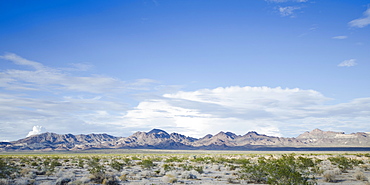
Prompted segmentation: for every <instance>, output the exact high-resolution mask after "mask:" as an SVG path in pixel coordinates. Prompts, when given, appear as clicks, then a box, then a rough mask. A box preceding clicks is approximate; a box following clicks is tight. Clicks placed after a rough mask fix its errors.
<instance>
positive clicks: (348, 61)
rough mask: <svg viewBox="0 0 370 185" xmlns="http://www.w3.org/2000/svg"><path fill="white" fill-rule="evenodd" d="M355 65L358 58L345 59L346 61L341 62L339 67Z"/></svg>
mask: <svg viewBox="0 0 370 185" xmlns="http://www.w3.org/2000/svg"><path fill="white" fill-rule="evenodd" d="M355 65H357V63H356V59H349V60H345V61H343V62H341V63H340V64H338V66H339V67H352V66H355Z"/></svg>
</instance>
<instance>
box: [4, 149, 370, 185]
mask: <svg viewBox="0 0 370 185" xmlns="http://www.w3.org/2000/svg"><path fill="white" fill-rule="evenodd" d="M369 179H370V153H369V152H330V151H317V152H313V151H310V152H302V151H299V152H298V151H296V152H295V151H273V152H271V151H266V152H262V151H213V150H210V151H208V150H193V151H192V150H139V149H133V150H124V149H122V150H91V151H79V152H42V153H37V152H14V153H7V152H4V153H1V154H0V184H4V185H6V184H9V185H10V184H19V185H21V184H22V185H23V184H25V185H26V184H35V185H49V184H76V185H77V184H143V185H144V184H157V185H160V184H161V185H164V184H319V185H329V184H350V185H363V184H370V183H369V181H368V180H369Z"/></svg>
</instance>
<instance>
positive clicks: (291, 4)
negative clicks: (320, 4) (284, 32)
mask: <svg viewBox="0 0 370 185" xmlns="http://www.w3.org/2000/svg"><path fill="white" fill-rule="evenodd" d="M265 1H266V2H270V3H274V4H284V5H287V6H278V7H274V8H275V9H277V10H278V12H279V14H280V15H281V16H283V17H287V16H289V17H295V11H296V10H300V9H302V7H303V6H302V3H305V2H308V0H265Z"/></svg>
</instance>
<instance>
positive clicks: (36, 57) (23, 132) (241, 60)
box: [0, 0, 370, 140]
mask: <svg viewBox="0 0 370 185" xmlns="http://www.w3.org/2000/svg"><path fill="white" fill-rule="evenodd" d="M0 28H1V29H0V64H1V65H0V110H1V111H0V132H1V135H0V140H16V139H19V138H23V137H25V136H27V135H29V134H35V133H40V132H45V131H48V132H56V133H60V134H64V133H73V134H88V133H108V134H112V135H115V136H129V135H130V134H132V133H133V132H136V131H148V130H150V129H152V128H161V129H164V130H166V131H168V132H178V133H181V134H185V135H189V136H193V137H202V136H204V135H205V134H209V133H210V134H216V133H218V132H219V131H231V132H234V133H237V134H241V135H242V134H245V133H247V132H248V131H257V132H259V133H262V134H267V135H276V136H286V137H296V136H297V135H298V134H299V133H302V132H304V131H309V130H313V129H315V128H320V129H323V130H333V131H343V132H346V133H351V132H360V131H370V130H369V126H370V122H369V120H370V88H369V84H370V80H369V79H370V73H369V71H370V1H368V0H358V1H351V0H336V1H317V0H248V1H245V0H228V1H227V0H212V1H210V0H205V1H197V0H181V1H180V0H171V1H170V0H140V1H118V0H117V1H114V0H113V1H109V2H107V1H70V0H66V1H45V0H41V1H25V0H23V1H21V0H14V1H1V2H0Z"/></svg>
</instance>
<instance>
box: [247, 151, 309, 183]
mask: <svg viewBox="0 0 370 185" xmlns="http://www.w3.org/2000/svg"><path fill="white" fill-rule="evenodd" d="M311 162H312V161H310V160H307V159H303V158H298V159H296V158H295V157H294V155H283V156H282V157H281V158H279V159H273V158H271V159H265V158H263V157H262V158H259V159H258V161H257V162H256V163H251V164H246V165H243V166H242V167H241V168H242V170H241V171H240V172H241V178H243V179H246V180H248V181H250V182H252V183H267V184H274V185H289V184H291V185H293V184H300V185H309V184H315V179H311V181H309V180H310V178H309V175H310V174H309V172H307V170H306V169H307V167H306V166H312V165H313V162H312V163H311Z"/></svg>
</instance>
